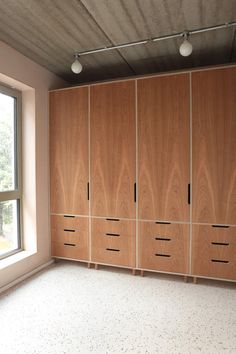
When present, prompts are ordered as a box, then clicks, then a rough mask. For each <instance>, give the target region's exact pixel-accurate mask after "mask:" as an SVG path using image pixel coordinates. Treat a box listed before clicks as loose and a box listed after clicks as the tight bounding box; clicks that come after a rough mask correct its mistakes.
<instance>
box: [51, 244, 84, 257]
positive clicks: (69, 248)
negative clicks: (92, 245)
mask: <svg viewBox="0 0 236 354" xmlns="http://www.w3.org/2000/svg"><path fill="white" fill-rule="evenodd" d="M52 256H54V257H64V258H69V259H78V260H85V261H87V260H88V247H83V246H82V245H79V244H76V243H72V242H71V243H68V242H65V243H61V242H52Z"/></svg>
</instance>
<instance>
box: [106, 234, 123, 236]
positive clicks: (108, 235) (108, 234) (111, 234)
mask: <svg viewBox="0 0 236 354" xmlns="http://www.w3.org/2000/svg"><path fill="white" fill-rule="evenodd" d="M106 235H107V236H117V237H118V236H120V235H119V234H106Z"/></svg>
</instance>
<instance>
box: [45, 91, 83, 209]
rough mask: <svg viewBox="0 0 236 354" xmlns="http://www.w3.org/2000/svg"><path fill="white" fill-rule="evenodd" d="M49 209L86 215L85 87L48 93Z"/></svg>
mask: <svg viewBox="0 0 236 354" xmlns="http://www.w3.org/2000/svg"><path fill="white" fill-rule="evenodd" d="M50 166H51V168H50V174H51V212H52V213H58V214H60V213H61V214H78V215H88V209H89V208H88V206H89V204H88V200H87V183H88V180H89V173H88V171H89V168H88V166H89V161H88V88H87V87H83V88H76V89H71V90H65V91H55V92H51V93H50Z"/></svg>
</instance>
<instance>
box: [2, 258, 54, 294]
mask: <svg viewBox="0 0 236 354" xmlns="http://www.w3.org/2000/svg"><path fill="white" fill-rule="evenodd" d="M54 262H55V261H54V259H51V260H50V261H48V262H46V263H44V264H42V265H40V266H39V267H37V268H35V269H33V270H31V271H30V272H28V273H26V274H24V275H22V276H21V277H19V278H17V279H15V280H13V281H12V282H10V283H9V284H7V285H4V286H3V287H1V288H0V294H1V293H3V292H4V291H6V290H8V289H10V288H12V287H13V286H15V285H17V284H19V283H21V282H22V281H23V280H25V279H27V278H29V277H31V276H32V275H34V274H36V273H38V272H40V270H42V269H44V268H46V267H48V266H50V265H51V264H53V263H54Z"/></svg>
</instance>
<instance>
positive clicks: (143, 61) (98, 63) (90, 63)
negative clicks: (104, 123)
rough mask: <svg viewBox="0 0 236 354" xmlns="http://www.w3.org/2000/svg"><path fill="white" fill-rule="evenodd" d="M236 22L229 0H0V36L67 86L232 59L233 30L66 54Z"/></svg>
mask: <svg viewBox="0 0 236 354" xmlns="http://www.w3.org/2000/svg"><path fill="white" fill-rule="evenodd" d="M235 20H236V1H235V0H0V40H2V41H4V42H6V43H7V44H9V45H10V46H12V47H13V48H15V49H16V50H18V51H19V52H21V53H23V54H24V55H26V56H27V57H29V58H30V59H32V60H34V61H35V62H37V63H38V64H40V65H42V66H44V67H46V68H47V69H49V70H50V71H52V72H54V73H55V74H57V75H59V76H61V77H62V78H64V79H65V80H67V81H68V82H70V83H72V84H77V83H81V82H90V81H97V80H104V79H111V78H116V77H124V76H132V75H140V74H147V73H154V72H160V71H167V70H176V69H182V68H189V67H196V66H205V65H212V64H221V63H222V64H223V63H230V62H235V61H236V28H235V27H234V28H228V29H223V30H217V31H212V32H208V33H204V34H197V35H194V36H192V37H191V42H192V44H193V46H194V51H193V53H192V55H191V56H190V57H186V58H184V57H181V56H180V55H179V53H178V48H179V45H180V43H181V38H178V39H170V40H168V41H163V42H158V43H150V44H147V45H142V46H138V47H135V48H127V49H120V50H114V51H110V52H106V53H100V54H93V55H89V56H84V57H82V58H81V63H82V65H83V71H82V73H81V74H80V75H75V74H73V73H72V72H71V70H70V65H71V63H72V61H73V53H74V52H76V51H78V52H80V51H84V50H89V49H94V48H98V47H104V46H108V45H113V44H120V43H124V42H129V41H136V40H140V39H145V38H150V37H155V36H159V35H164V34H170V33H174V32H182V31H184V30H186V29H188V30H190V29H191V30H192V29H196V28H199V27H206V26H212V25H216V24H221V23H225V22H230V21H235Z"/></svg>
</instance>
